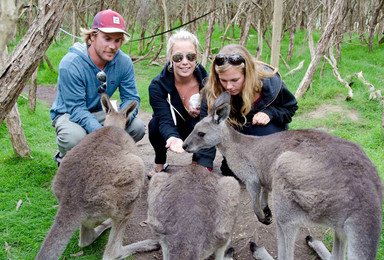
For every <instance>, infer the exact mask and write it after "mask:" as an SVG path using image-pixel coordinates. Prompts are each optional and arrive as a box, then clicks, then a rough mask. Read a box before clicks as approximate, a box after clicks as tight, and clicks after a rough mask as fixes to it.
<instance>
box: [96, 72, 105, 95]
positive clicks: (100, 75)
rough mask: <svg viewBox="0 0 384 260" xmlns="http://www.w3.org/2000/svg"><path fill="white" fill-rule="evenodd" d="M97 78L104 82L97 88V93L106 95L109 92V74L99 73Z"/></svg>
mask: <svg viewBox="0 0 384 260" xmlns="http://www.w3.org/2000/svg"><path fill="white" fill-rule="evenodd" d="M96 78H97V80H98V81H100V82H102V84H101V85H100V86H99V87H98V88H97V93H104V92H105V91H106V90H107V74H105V72H104V71H99V72H98V73H97V74H96Z"/></svg>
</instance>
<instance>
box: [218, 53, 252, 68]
mask: <svg viewBox="0 0 384 260" xmlns="http://www.w3.org/2000/svg"><path fill="white" fill-rule="evenodd" d="M226 62H228V63H229V64H231V65H233V66H239V65H240V64H241V63H245V60H244V58H243V57H241V55H239V54H232V55H229V56H225V55H222V54H217V55H216V57H215V64H216V65H217V66H222V65H224V64H225V63H226Z"/></svg>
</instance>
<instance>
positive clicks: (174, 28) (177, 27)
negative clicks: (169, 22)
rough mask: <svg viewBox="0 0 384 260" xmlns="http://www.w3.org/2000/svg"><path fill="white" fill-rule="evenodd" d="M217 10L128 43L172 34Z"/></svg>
mask: <svg viewBox="0 0 384 260" xmlns="http://www.w3.org/2000/svg"><path fill="white" fill-rule="evenodd" d="M217 9H219V8H215V9H213V10H211V11H209V12H208V13H206V14H203V15H202V16H199V17H197V18H195V19H193V20H191V21H188V22H186V23H184V24H182V25H179V26H176V27H173V28H171V29H169V30H167V31H164V32H161V33H158V34H154V35H152V36H147V37H143V38H141V39H136V40H131V41H130V42H136V41H141V40H145V39H149V38H153V37H156V36H160V35H162V34H165V33H167V32H172V31H173V30H176V29H179V28H181V27H183V26H185V25H188V24H190V23H193V22H195V21H197V20H199V19H201V18H203V17H204V16H207V15H209V14H210V13H212V12H214V11H216V10H217Z"/></svg>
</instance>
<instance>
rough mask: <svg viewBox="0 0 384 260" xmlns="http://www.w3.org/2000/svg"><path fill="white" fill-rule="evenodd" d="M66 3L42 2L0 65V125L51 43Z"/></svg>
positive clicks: (47, 0) (49, 0) (52, 0)
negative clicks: (10, 53) (18, 40)
mask: <svg viewBox="0 0 384 260" xmlns="http://www.w3.org/2000/svg"><path fill="white" fill-rule="evenodd" d="M67 4H68V1H54V0H46V1H42V3H41V7H40V10H39V12H38V13H37V15H36V18H35V20H34V23H33V25H32V26H31V27H30V28H29V29H28V31H27V33H26V34H25V35H24V37H23V38H22V39H21V40H20V42H19V43H18V44H17V46H16V47H15V48H14V50H13V52H12V55H10V57H9V58H8V59H7V61H6V62H5V63H2V64H1V65H0V123H1V122H2V121H3V120H4V118H5V116H6V115H7V114H8V113H9V111H10V110H11V109H12V107H13V106H14V105H15V103H16V100H17V97H18V96H19V95H20V93H21V91H22V90H23V87H24V86H25V84H26V83H27V81H28V79H29V78H30V77H31V75H32V73H33V72H34V71H35V69H36V67H37V65H38V63H39V61H40V60H41V58H42V57H43V56H44V54H45V52H46V51H47V49H48V47H49V45H50V44H51V42H52V40H53V38H54V36H55V35H56V32H57V31H58V28H59V26H60V24H61V22H62V20H63V17H64V14H65V7H66V6H67Z"/></svg>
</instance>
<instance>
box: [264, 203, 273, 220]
mask: <svg viewBox="0 0 384 260" xmlns="http://www.w3.org/2000/svg"><path fill="white" fill-rule="evenodd" d="M263 212H264V215H265V218H266V219H267V220H269V221H271V222H272V211H271V209H270V208H269V207H268V206H266V207H265V208H263Z"/></svg>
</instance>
